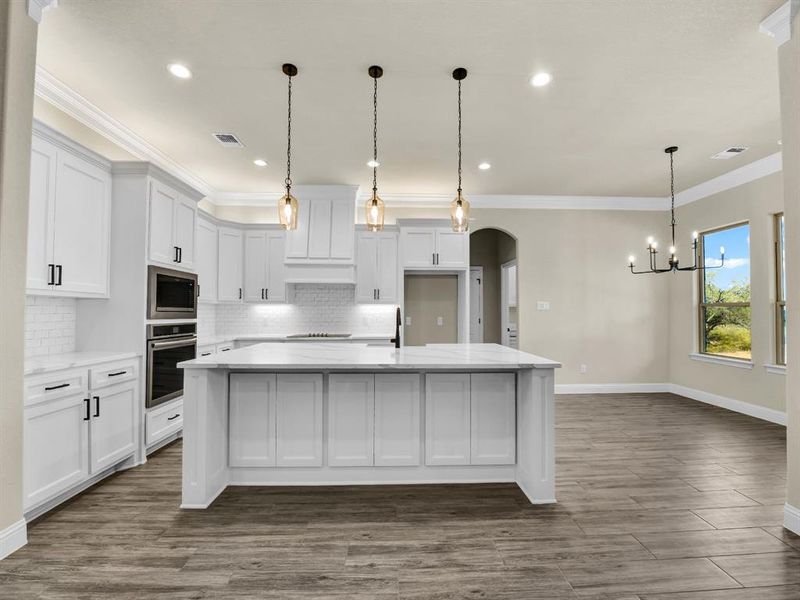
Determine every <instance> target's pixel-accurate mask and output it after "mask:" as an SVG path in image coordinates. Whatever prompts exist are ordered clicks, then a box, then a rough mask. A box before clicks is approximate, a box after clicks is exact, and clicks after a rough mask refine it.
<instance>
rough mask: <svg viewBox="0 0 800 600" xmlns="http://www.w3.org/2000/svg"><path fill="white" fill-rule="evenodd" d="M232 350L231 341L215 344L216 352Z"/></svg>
mask: <svg viewBox="0 0 800 600" xmlns="http://www.w3.org/2000/svg"><path fill="white" fill-rule="evenodd" d="M231 350H233V343H232V342H226V343H224V344H217V352H230V351H231Z"/></svg>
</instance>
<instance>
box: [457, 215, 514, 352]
mask: <svg viewBox="0 0 800 600" xmlns="http://www.w3.org/2000/svg"><path fill="white" fill-rule="evenodd" d="M469 258H470V262H469V264H470V341H471V342H473V343H478V342H485V343H495V344H503V345H506V346H511V347H512V348H517V347H518V339H517V324H518V320H517V297H518V295H517V289H518V284H517V273H518V268H517V239H516V238H515V237H514V236H512V235H510V234H508V233H506V232H505V231H502V230H500V229H495V228H491V227H490V228H485V229H479V230H477V231H475V232H473V233H472V234H471V235H470V238H469Z"/></svg>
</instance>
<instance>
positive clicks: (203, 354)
mask: <svg viewBox="0 0 800 600" xmlns="http://www.w3.org/2000/svg"><path fill="white" fill-rule="evenodd" d="M200 356H211V352H201V353H200Z"/></svg>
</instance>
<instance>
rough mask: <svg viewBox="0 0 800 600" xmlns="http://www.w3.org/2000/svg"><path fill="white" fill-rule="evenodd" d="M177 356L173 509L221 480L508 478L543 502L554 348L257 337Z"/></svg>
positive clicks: (548, 482)
mask: <svg viewBox="0 0 800 600" xmlns="http://www.w3.org/2000/svg"><path fill="white" fill-rule="evenodd" d="M179 366H180V367H182V368H183V369H184V370H185V371H184V380H185V382H184V400H183V402H184V423H183V437H184V441H183V498H182V504H181V506H182V508H207V507H208V506H209V505H210V504H211V503H212V502H213V501H214V499H215V498H216V497H217V496H218V495H219V494H220V493H221V492H222V491H223V490H224V489H225V488H226V487H227V486H228V485H264V486H276V485H367V484H419V483H487V482H516V483H517V485H518V486H519V487H520V489H521V490H522V491H523V492H524V493H525V494H526V496H527V497H528V498H529V500H530V501H531V502H532V503H536V504H539V503H549V502H555V449H554V441H555V423H554V404H553V403H554V398H553V394H554V369H556V368H558V367H560V366H561V365H560V364H559V363H557V362H555V361H552V360H549V359H546V358H541V357H539V356H534V355H532V354H528V353H525V352H520V351H518V350H514V349H512V348H507V347H505V346H500V345H497V344H435V345H428V346H409V347H405V348H399V349H395V348H391V347H376V346H368V345H366V344H353V343H326V344H313V343H297V344H291V345H285V344H280V343H264V344H257V345H255V346H249V347H247V348H241V349H238V350H233V351H230V352H225V353H224V354H223V353H216V354H212V355H210V356H205V357H201V358H198V359H195V360H190V361H186V362H183V363H180V365H179Z"/></svg>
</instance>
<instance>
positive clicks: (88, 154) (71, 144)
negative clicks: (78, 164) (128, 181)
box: [32, 119, 112, 172]
mask: <svg viewBox="0 0 800 600" xmlns="http://www.w3.org/2000/svg"><path fill="white" fill-rule="evenodd" d="M32 132H33V135H34V136H35V137H38V138H42V139H45V140H47V141H48V142H50V143H51V144H53V145H54V146H56V147H58V148H61V149H62V150H65V151H66V152H69V153H70V154H73V155H75V156H79V157H80V158H81V159H83V160H85V161H88V162H90V163H92V164H93V165H95V166H96V167H98V168H100V169H103V170H104V171H108V172H111V165H112V162H111V161H110V160H108V159H107V158H105V157H104V156H100V155H99V154H97V152H93V151H92V150H89V149H88V148H87V147H86V146H84V145H83V144H80V143H78V142H76V141H74V140H72V139H70V138H68V137H67V136H65V135H64V134H62V133H59V132H58V131H56V130H55V129H53V128H52V127H49V126H47V125H45V124H44V123H42V122H41V121H37V120H36V119H34V120H33V127H32Z"/></svg>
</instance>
